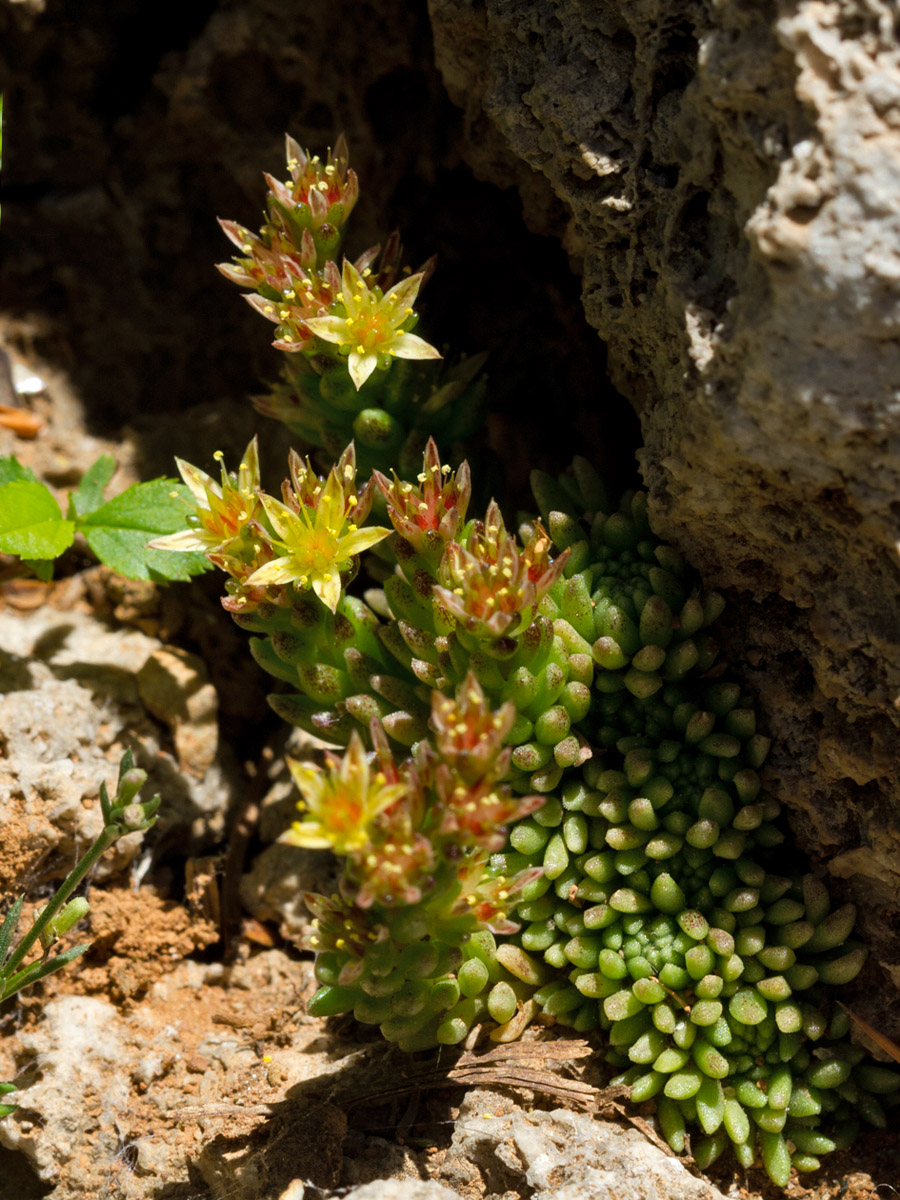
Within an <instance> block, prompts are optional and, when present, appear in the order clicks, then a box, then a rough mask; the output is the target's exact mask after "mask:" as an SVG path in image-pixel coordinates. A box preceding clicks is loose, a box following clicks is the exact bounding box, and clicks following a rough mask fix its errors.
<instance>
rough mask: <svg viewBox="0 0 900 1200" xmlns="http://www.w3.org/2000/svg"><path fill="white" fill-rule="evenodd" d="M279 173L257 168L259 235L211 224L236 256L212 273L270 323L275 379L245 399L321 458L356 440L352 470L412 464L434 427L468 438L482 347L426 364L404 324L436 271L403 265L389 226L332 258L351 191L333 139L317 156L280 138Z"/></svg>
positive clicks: (430, 355) (473, 426) (427, 355)
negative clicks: (278, 357)
mask: <svg viewBox="0 0 900 1200" xmlns="http://www.w3.org/2000/svg"><path fill="white" fill-rule="evenodd" d="M285 145H286V159H287V166H286V172H285V173H286V175H287V178H286V179H285V180H279V179H275V178H274V177H273V176H271V175H268V174H266V175H265V176H264V178H265V180H266V183H267V185H268V189H269V191H268V195H267V198H266V214H265V219H264V222H263V225H262V227H261V229H260V231H259V233H258V234H255V233H253V232H252V231H251V230H249V229H247V228H245V227H244V226H242V225H239V224H238V223H237V222H235V221H220V225H221V226H222V229H223V231H224V232H225V234H226V236H227V237H228V238H229V239H230V241H231V242H232V243H233V244H234V246H235V247H236V248H237V250H238V253H237V254H236V255H235V257H234V259H233V260H232V261H231V262H229V263H221V264H220V265H219V270H220V271H221V273H222V274H223V275H224V276H225V277H226V279H229V280H231V282H232V283H236V284H237V285H238V286H239V287H243V288H248V289H250V290H249V292H248V293H247V294H246V299H247V301H248V303H249V304H250V305H251V307H253V308H254V309H255V310H256V311H257V312H258V313H259V314H260V316H262V317H264V318H265V319H266V320H267V321H270V322H271V323H272V324H273V325H274V326H275V338H274V341H273V343H272V344H273V346H275V348H276V349H278V350H280V351H282V352H283V354H284V362H283V364H282V370H281V377H280V379H279V381H278V382H277V383H276V384H275V385H274V386H273V387H272V388H271V389H270V391H269V392H268V394H266V395H264V396H259V397H257V398H256V399H255V400H254V403H255V405H256V408H257V410H258V411H259V412H261V413H262V414H264V415H265V416H269V417H274V418H275V419H277V420H279V421H282V422H283V423H284V424H285V425H286V426H287V428H288V429H289V430H290V431H291V432H292V433H293V434H295V435H297V436H298V437H301V438H302V439H303V440H304V441H305V442H306V443H308V445H310V446H313V447H316V448H317V449H318V450H319V451H321V452H322V457H323V459H324V460H325V461H327V462H328V463H329V464H330V463H332V462H335V461H336V460H337V459H338V458H339V456H340V454H341V452H342V450H343V449H344V447H345V446H346V445H347V443H348V442H349V441H350V440H351V439H355V443H356V454H357V457H358V461H359V465H360V468H361V469H362V470H363V471H365V473H366V474H368V473H369V472H370V471H371V470H372V469H373V468H375V467H380V468H381V469H382V470H385V471H387V470H390V468H391V467H399V469H400V470H401V471H402V472H404V473H410V472H412V471H414V470H415V469H416V464H417V463H418V461H419V459H420V457H421V454H422V450H423V448H424V446H425V442H426V440H427V438H428V436H429V435H431V434H433V435H435V436H438V437H440V438H441V439H442V441H443V442H444V444H445V445H446V444H450V443H453V442H463V441H465V440H466V439H469V438H471V437H472V436H473V435H474V434H475V432H476V430H477V429H478V428H479V426H480V424H481V421H482V414H483V407H484V399H485V385H484V381H483V379H482V378H480V372H481V368H482V367H483V365H484V361H485V356H484V355H477V356H473V357H470V358H463V359H461V360H459V361H457V362H454V363H451V364H449V365H447V364H442V369H441V370H439V371H436V370H435V368H434V364H433V362H432V361H430V360H435V359H440V358H441V355H440V354H439V352H438V351H437V350H436V349H435V347H434V346H432V345H430V344H429V343H428V342H426V341H425V340H424V339H423V338H422V337H420V336H419V335H418V334H417V333H414V332H413V330H414V329H415V327H416V324H417V320H418V318H417V315H416V312H415V309H414V305H415V303H416V300H417V298H418V295H419V292H420V290H421V288H422V287H423V286H424V284H425V283H426V282H427V280H428V278H429V276H430V275H431V273H432V272H433V270H434V260H429V261H428V262H427V263H425V264H424V266H423V267H421V268H420V269H419V270H418V271H417V272H415V273H411V272H409V271H408V269H404V268H402V267H401V262H402V253H403V250H402V246H401V244H400V238H399V235H398V234H397V233H392V234H391V235H390V236H389V237H388V238H387V240H386V242H385V246H384V250H383V251H382V249H381V247H380V246H373V247H372V248H370V249H369V250H367V251H365V253H364V254H362V255H360V257H359V258H357V259H356V260H355V262H351V261H350V260H348V259H344V262H343V265H339V261H338V260H339V256H340V252H341V248H342V244H343V240H344V234H345V227H346V224H347V221H348V219H349V217H350V214H351V212H352V210H353V207H354V205H355V204H356V200H357V197H358V195H359V183H358V180H357V177H356V174H355V172H354V171H352V170H351V169H350V168H349V166H348V163H349V152H348V149H347V142H346V139H345V138H344V137H343V136H341V137H340V138H338V141H337V144H336V145H335V147H334V150H333V151H329V153H328V155H327V157H326V158H325V160H324V161H323V160H322V159H321V158H320V157H318V156H317V155H311V154H309V153H307V152H306V151H304V150H303V149H302V147H300V146H299V145H298V143H297V142H296V141H294V139H293V138H291V137H287V138H286V142H285Z"/></svg>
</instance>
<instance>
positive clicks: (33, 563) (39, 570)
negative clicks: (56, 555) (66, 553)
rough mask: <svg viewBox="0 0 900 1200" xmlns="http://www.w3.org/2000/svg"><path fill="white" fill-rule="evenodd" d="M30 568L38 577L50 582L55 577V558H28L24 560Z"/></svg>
mask: <svg viewBox="0 0 900 1200" xmlns="http://www.w3.org/2000/svg"><path fill="white" fill-rule="evenodd" d="M22 561H23V562H24V563H25V566H26V567H28V568H29V570H31V571H34V573H35V575H37V577H38V579H40V580H43V582H44V583H49V582H50V580H51V579H52V578H53V560H52V559H47V558H26V559H23V560H22Z"/></svg>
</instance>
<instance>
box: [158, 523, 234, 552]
mask: <svg viewBox="0 0 900 1200" xmlns="http://www.w3.org/2000/svg"><path fill="white" fill-rule="evenodd" d="M221 544H222V539H221V538H218V537H216V535H215V534H214V533H207V531H206V530H205V529H181V530H179V531H178V533H167V534H166V536H165V537H158V538H154V539H153V541H152V542H148V543H147V547H148V549H150V550H179V551H188V550H199V551H201V553H203V554H206V553H207V552H208V551H210V550H215V548H216V547H217V546H220V545H221Z"/></svg>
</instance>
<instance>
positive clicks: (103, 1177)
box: [0, 330, 900, 1200]
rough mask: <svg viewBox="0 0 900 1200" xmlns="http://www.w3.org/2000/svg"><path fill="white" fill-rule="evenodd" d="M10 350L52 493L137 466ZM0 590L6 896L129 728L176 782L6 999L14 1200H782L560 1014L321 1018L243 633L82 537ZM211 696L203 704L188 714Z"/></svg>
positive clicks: (832, 1192)
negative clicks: (32, 381) (442, 1043)
mask: <svg viewBox="0 0 900 1200" xmlns="http://www.w3.org/2000/svg"><path fill="white" fill-rule="evenodd" d="M20 332H21V331H20ZM6 341H7V346H8V348H9V349H10V351H11V353H12V354H13V356H14V358H15V359H16V360H18V361H19V363H20V364H21V366H20V369H19V371H18V375H19V377H22V368H31V369H33V370H34V371H35V372H36V373H37V374H38V376H39V377H40V378H41V380H42V381H43V383H44V385H45V386H44V388H43V390H40V391H38V392H36V393H35V394H33V395H32V396H30V397H27V398H26V397H23V396H19V397H18V398H17V400H16V403H17V405H19V406H20V407H21V409H22V411H23V412H24V413H27V414H30V415H32V416H34V417H36V418H38V421H39V423H40V428H39V432H37V436H36V437H34V438H29V439H23V438H21V437H20V436H18V435H17V434H16V433H14V432H13V431H12V430H10V429H4V430H0V453H2V454H8V453H16V454H17V456H18V457H19V458H20V460H21V461H23V462H29V463H31V464H32V465H33V466H34V469H35V470H36V471H37V472H38V473H39V474H40V475H42V476H43V477H45V478H47V479H48V480H49V481H50V482H51V483H52V484H53V485H54V486H59V487H61V489H62V492H61V494H62V493H64V491H65V486H66V485H71V484H73V483H74V482H75V481H76V480H77V479H78V477H79V476H80V474H81V472H82V471H83V470H84V469H85V467H86V466H87V465H88V464H89V462H91V461H93V459H94V458H95V457H96V455H97V454H98V453H101V452H103V451H105V450H111V451H112V452H114V453H115V454H116V457H117V459H118V460H119V462H120V464H121V465H122V471H121V476H120V480H119V482H120V485H121V486H124V484H125V483H127V482H129V481H130V479H131V478H133V477H134V476H135V471H136V468H135V465H134V455H133V452H132V446H131V443H130V441H129V438H128V435H127V432H126V433H125V434H124V435H123V437H122V439H121V440H120V441H119V442H117V443H116V444H115V445H114V446H113V445H109V444H107V443H102V442H100V441H98V439H96V438H93V437H89V436H88V435H87V434H86V433H85V431H84V429H83V428H82V427H81V424H80V409H79V405H78V401H77V397H76V396H74V394H73V393H72V392H71V391H70V390H69V389H68V388H67V385H66V381H65V379H64V378H63V377H61V376H60V375H58V374H54V373H53V372H50V371H48V369H47V368H46V367H45V366H43V365H42V364H40V363H38V362H35V361H34V360H30V359H29V357H28V349H27V339H23V338H22V337H21V336H19V337H18V338H17V337H16V335H15V331H12V332H11V331H10V330H7V331H6ZM19 425H20V426H21V422H20V423H19ZM0 596H2V599H0V667H2V671H3V674H0V708H2V711H0V720H2V722H3V724H2V727H0V818H2V824H0V894H2V896H4V897H5V898H6V899H7V900H8V899H9V898H10V897H11V896H12V895H14V894H15V893H16V892H17V891H18V890H19V889H21V888H23V887H25V888H27V890H28V893H29V896H30V898H31V899H32V900H33V901H38V900H41V899H42V898H43V897H44V896H46V895H47V894H49V890H50V888H51V886H52V883H53V882H54V881H56V880H58V879H59V878H60V877H61V876H62V874H63V873H64V872H65V871H66V870H67V869H68V867H69V866H70V865H71V862H72V857H73V855H74V854H75V853H76V852H77V850H78V848H79V847H81V848H82V849H83V848H84V846H85V845H86V844H87V840H86V839H89V838H90V836H91V835H92V832H95V828H93V827H92V820H95V819H96V795H97V787H98V785H99V783H100V780H101V779H102V778H105V779H106V780H107V782H108V783H110V784H111V783H112V781H113V779H114V775H115V767H116V764H117V761H118V758H119V756H120V755H121V753H122V751H123V749H124V748H125V746H126V745H129V744H130V745H134V746H135V747H136V752H137V754H138V760H139V762H141V763H142V765H148V766H149V767H150V768H151V784H155V783H158V784H160V786H162V790H163V792H164V815H163V818H162V819H161V821H160V824H159V826H158V828H157V829H156V830H154V831H153V833H151V834H150V835H149V836H148V837H146V838H145V839H144V842H143V843H141V842H140V841H139V840H138V839H133V840H132V841H133V844H130V845H127V846H125V847H124V848H122V847H120V848H119V849H118V850H117V852H116V853H115V854H113V855H110V856H109V859H108V861H107V862H106V863H105V864H104V866H103V869H102V870H101V871H99V872H98V873H97V875H96V877H95V878H94V880H93V881H92V882H91V884H90V887H89V898H90V902H91V914H90V917H89V921H88V929H87V933H88V936H89V937H91V938H92V939H93V946H92V949H91V950H90V951H89V953H88V954H87V955H86V956H85V958H84V960H83V961H82V962H81V963H79V964H77V965H76V966H73V967H71V968H69V969H67V970H66V971H64V972H62V973H61V974H59V975H57V976H55V977H54V978H53V979H52V980H49V981H47V982H45V983H44V984H42V985H38V986H36V987H35V988H33V989H32V990H31V991H30V992H29V993H27V994H25V995H23V996H21V997H19V998H18V1000H16V1001H13V1002H12V1003H9V1004H7V1006H6V1007H5V1008H4V1010H3V1012H2V1014H0V1079H15V1080H16V1082H17V1084H18V1085H19V1088H20V1093H19V1096H18V1097H17V1098H18V1100H19V1103H20V1107H19V1109H18V1111H17V1112H16V1113H15V1114H14V1115H13V1116H12V1117H9V1118H7V1119H6V1120H5V1121H4V1122H3V1123H2V1125H0V1200H13V1198H15V1200H37V1198H39V1197H52V1200H106V1198H108V1200H126V1198H127V1200H257V1198H258V1200H269V1198H271V1200H276V1198H278V1197H285V1198H288V1197H290V1200H297V1198H298V1197H304V1198H305V1200H322V1198H323V1197H332V1196H338V1195H340V1196H345V1195H350V1194H352V1192H353V1190H354V1189H356V1188H357V1187H359V1186H360V1185H364V1184H367V1183H377V1184H378V1186H377V1187H376V1189H375V1190H374V1191H370V1192H368V1193H365V1192H364V1193H362V1195H370V1196H371V1197H375V1196H383V1197H386V1198H387V1197H390V1196H393V1195H397V1196H400V1195H406V1196H410V1197H411V1196H413V1195H421V1196H422V1197H423V1200H425V1198H426V1197H428V1196H433V1197H438V1196H440V1195H442V1194H443V1193H442V1191H441V1185H442V1186H443V1187H444V1188H449V1189H450V1190H451V1193H454V1192H455V1193H457V1194H459V1195H461V1196H464V1197H471V1198H472V1200H475V1198H479V1200H480V1198H482V1197H483V1198H484V1200H515V1198H519V1197H521V1198H523V1200H524V1198H526V1197H527V1198H530V1200H546V1198H549V1197H550V1196H551V1195H554V1196H557V1197H565V1200H575V1198H576V1197H579V1198H584V1200H589V1198H591V1197H600V1198H602V1197H606V1196H609V1197H610V1198H612V1197H616V1198H617V1200H629V1198H630V1197H634V1198H635V1200H637V1198H644V1200H655V1198H658V1200H663V1198H669V1197H671V1200H692V1198H694V1197H696V1200H716V1198H717V1197H719V1198H720V1197H721V1193H722V1192H726V1193H727V1194H729V1195H732V1196H741V1197H748V1198H751V1197H757V1196H765V1197H766V1198H767V1200H770V1198H771V1197H773V1196H774V1195H775V1193H774V1192H773V1191H772V1189H771V1188H767V1187H766V1185H765V1184H764V1180H763V1179H762V1177H761V1176H760V1175H759V1173H751V1175H750V1176H749V1177H746V1178H745V1177H741V1178H737V1177H735V1176H732V1174H731V1173H730V1171H729V1170H728V1169H724V1168H723V1169H722V1170H721V1171H720V1172H719V1173H718V1174H717V1175H716V1176H715V1179H714V1184H710V1183H708V1182H706V1181H704V1180H703V1179H702V1177H700V1176H699V1174H698V1173H697V1172H696V1171H695V1170H694V1169H693V1167H692V1165H691V1164H690V1162H689V1160H688V1161H686V1163H684V1164H682V1163H679V1162H678V1161H677V1160H676V1159H674V1158H673V1157H672V1156H671V1155H670V1154H669V1153H668V1152H667V1151H666V1150H665V1149H664V1148H660V1144H659V1142H658V1139H657V1138H656V1137H655V1134H654V1133H653V1129H652V1124H650V1123H649V1122H650V1121H652V1112H651V1111H646V1112H644V1113H643V1114H631V1115H629V1113H628V1112H627V1110H626V1109H625V1108H623V1107H622V1106H621V1104H620V1100H621V1098H620V1097H616V1096H614V1095H613V1096H611V1095H609V1094H608V1093H606V1092H604V1090H603V1086H604V1079H603V1075H602V1071H601V1069H600V1067H599V1063H600V1062H601V1058H602V1056H601V1055H599V1054H595V1053H587V1048H585V1047H584V1046H583V1045H581V1044H572V1043H565V1042H564V1041H561V1040H557V1039H556V1035H555V1033H554V1031H553V1030H549V1029H543V1030H538V1031H537V1032H536V1034H535V1038H536V1039H537V1042H538V1045H537V1046H535V1045H534V1043H531V1044H530V1049H527V1050H525V1051H518V1050H516V1049H515V1048H513V1049H512V1050H511V1051H509V1056H508V1057H504V1058H501V1059H499V1060H497V1059H487V1060H483V1059H479V1058H478V1057H477V1056H475V1057H474V1058H471V1057H470V1058H469V1059H466V1058H463V1059H461V1060H460V1058H459V1055H458V1053H457V1052H445V1053H443V1054H441V1055H426V1056H420V1057H419V1058H418V1059H415V1060H413V1059H409V1058H405V1057H404V1056H402V1055H399V1054H397V1053H396V1052H394V1051H393V1050H392V1049H390V1048H388V1047H385V1046H384V1045H382V1044H381V1043H380V1042H379V1041H377V1040H376V1035H374V1033H373V1031H372V1030H368V1029H363V1028H360V1027H358V1026H356V1025H355V1024H354V1023H353V1022H352V1021H349V1020H343V1019H342V1020H339V1021H332V1022H322V1021H318V1020H315V1019H313V1018H311V1017H309V1016H307V1015H306V1011H305V1004H306V1001H307V1000H308V998H309V997H310V995H311V994H312V992H313V990H314V987H315V984H314V980H313V975H312V965H311V962H310V961H309V960H308V958H307V957H304V956H303V955H302V954H300V953H299V952H298V951H297V950H296V949H295V947H294V946H293V945H292V943H291V941H290V940H289V937H288V936H286V935H296V934H297V932H298V931H299V930H300V929H301V928H302V925H303V922H304V915H303V912H302V910H300V909H298V906H297V904H296V900H295V896H296V892H297V890H298V889H299V888H300V887H301V886H309V885H310V883H311V882H315V880H316V878H318V879H319V881H320V885H322V886H327V872H328V869H329V868H328V863H327V862H325V861H322V860H319V859H313V860H312V861H309V860H294V861H293V862H291V863H288V862H287V860H285V859H284V858H283V857H280V855H281V848H279V847H274V846H273V845H272V844H271V843H272V842H273V841H274V839H275V837H276V836H277V833H278V832H279V828H283V827H284V824H285V822H286V821H287V820H288V819H289V812H290V808H291V797H290V794H289V788H288V786H287V784H286V783H285V781H284V778H283V773H282V772H281V771H280V767H279V755H280V749H281V744H282V740H283V734H282V733H281V732H280V731H279V730H278V728H277V725H276V724H275V723H274V722H269V721H268V720H266V719H263V720H260V719H259V717H258V716H257V717H256V718H255V719H254V720H253V721H250V723H249V725H248V721H249V716H248V714H249V713H251V712H253V711H256V712H257V713H258V712H259V711H263V710H264V709H263V705H262V695H263V688H264V685H263V684H262V682H261V681H260V680H259V679H258V678H257V677H256V676H253V675H252V674H250V673H242V672H249V668H243V667H240V668H238V667H235V666H227V667H226V666H224V665H223V660H229V661H230V657H231V653H232V650H234V649H237V650H238V653H239V646H238V641H237V640H235V639H234V637H233V631H232V630H231V627H230V625H229V624H228V623H227V622H226V621H225V620H224V619H223V617H222V614H221V613H219V612H218V611H217V608H216V604H215V599H214V597H213V596H212V595H211V593H210V591H209V589H208V588H207V589H204V588H203V586H202V585H200V587H199V588H197V589H196V590H194V591H189V589H188V588H187V587H184V586H181V587H178V588H173V589H170V590H169V591H167V592H160V591H158V590H157V589H156V588H155V587H153V586H150V585H147V586H144V585H129V584H128V583H127V581H123V580H121V579H117V578H112V577H110V576H109V573H108V572H105V571H103V570H101V569H98V568H97V567H95V566H93V567H92V566H91V565H90V564H89V561H88V560H87V559H86V558H80V557H79V555H78V554H76V553H72V554H70V555H68V556H67V558H66V561H65V562H64V563H63V564H62V568H61V572H60V578H59V580H58V582H56V583H54V584H52V585H43V584H39V583H35V582H33V581H26V580H23V579H20V578H16V577H14V572H13V570H12V568H11V566H10V564H8V563H7V564H6V569H5V582H3V583H2V590H0ZM148 662H149V663H152V664H153V667H152V669H148V667H147V664H148ZM166 671H168V674H166ZM160 672H162V673H163V675H164V676H165V679H164V684H165V687H168V688H169V689H170V691H169V692H165V690H164V691H163V698H162V699H161V698H160V695H159V693H158V692H154V688H153V687H152V686H150V683H148V680H152V679H156V678H157V677H158V676H159V673H160ZM179 688H181V689H182V691H181V692H179V691H178V689H179ZM203 688H206V689H208V690H207V691H206V692H202V694H203V695H204V696H206V698H207V699H206V703H205V705H201V706H200V708H199V709H197V708H196V706H195V708H194V709H193V710H190V711H189V706H187V705H186V704H185V705H181V699H179V697H181V698H182V699H183V695H187V694H190V695H192V696H195V695H197V694H201V690H202V689H203ZM171 689H174V691H172V690H171ZM166 696H170V697H171V696H174V697H175V700H174V701H172V702H171V703H170V704H168V706H167V703H166V701H165V697H166ZM179 705H181V708H179ZM3 706H5V707H3ZM175 710H178V712H181V717H180V718H179V717H178V713H177V712H176V711H175ZM236 731H239V732H236ZM323 881H324V882H323ZM83 936H84V934H83V932H82V931H79V934H78V940H83ZM523 1054H524V1058H523V1057H522V1055H523ZM579 1055H580V1057H579ZM651 1107H652V1106H651ZM898 1163H900V1151H898V1142H897V1137H896V1135H883V1136H876V1135H872V1136H870V1137H868V1138H864V1139H862V1140H861V1142H860V1143H859V1145H858V1146H857V1147H856V1148H855V1149H854V1150H853V1152H852V1153H848V1154H844V1155H840V1156H834V1157H833V1159H832V1161H830V1162H829V1164H828V1167H827V1172H822V1173H821V1176H822V1177H818V1176H814V1177H812V1178H808V1179H807V1180H806V1184H805V1186H800V1185H799V1184H796V1183H795V1184H793V1185H792V1186H791V1188H789V1190H788V1193H787V1194H788V1195H789V1196H790V1197H792V1200H800V1198H801V1197H804V1198H807V1200H826V1198H834V1200H838V1198H840V1200H872V1198H874V1197H875V1196H879V1197H887V1196H890V1195H892V1194H894V1192H895V1191H896V1189H897V1187H900V1169H898ZM403 1180H405V1181H407V1183H406V1184H401V1183H399V1182H397V1181H403ZM379 1181H380V1182H379ZM416 1181H418V1182H416ZM429 1181H432V1182H430V1183H429ZM392 1189H393V1190H392ZM404 1189H406V1190H404ZM717 1189H720V1190H717ZM760 1189H761V1190H760Z"/></svg>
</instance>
